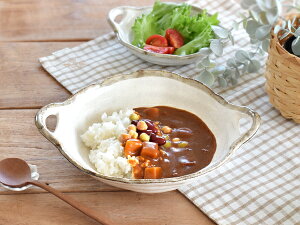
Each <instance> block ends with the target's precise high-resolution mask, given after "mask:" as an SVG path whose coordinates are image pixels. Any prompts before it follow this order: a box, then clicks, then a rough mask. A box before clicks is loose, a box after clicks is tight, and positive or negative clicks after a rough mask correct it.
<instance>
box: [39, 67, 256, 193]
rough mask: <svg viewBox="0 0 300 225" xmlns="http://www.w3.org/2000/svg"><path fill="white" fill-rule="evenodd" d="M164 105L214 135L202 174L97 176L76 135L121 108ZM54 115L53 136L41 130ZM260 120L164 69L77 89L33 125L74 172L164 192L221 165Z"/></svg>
mask: <svg viewBox="0 0 300 225" xmlns="http://www.w3.org/2000/svg"><path fill="white" fill-rule="evenodd" d="M157 105H165V106H171V107H176V108H180V109H185V110H187V111H189V112H192V113H194V114H196V115H197V116H199V117H200V118H201V119H202V120H203V121H204V122H205V123H206V124H207V126H208V127H209V129H210V130H211V131H212V132H213V133H214V135H215V137H216V141H217V149H216V153H215V155H214V157H213V160H212V162H211V163H210V164H209V165H208V166H207V167H205V168H203V169H202V170H200V171H198V172H196V173H192V174H188V175H185V176H180V177H174V178H163V179H155V180H151V179H126V178H116V177H109V176H103V175H101V174H99V173H98V172H97V171H96V169H95V167H94V166H93V165H92V164H91V163H90V161H89V159H88V154H89V150H88V149H87V148H86V147H85V146H84V144H83V143H82V141H81V138H80V135H81V134H83V133H84V132H85V131H86V130H87V128H88V127H89V126H90V125H92V124H93V123H95V122H99V119H100V115H101V114H102V113H103V112H107V113H111V112H113V111H118V110H120V109H124V108H135V107H149V106H157ZM50 115H55V116H56V117H57V125H56V129H55V131H54V132H51V131H50V130H49V129H48V128H47V126H46V118H47V117H48V116H50ZM242 118H247V119H248V120H250V121H251V127H250V128H249V129H246V132H244V133H241V132H240V120H241V119H242ZM259 124H260V118H259V116H258V114H257V113H255V112H253V111H251V110H250V109H248V108H246V107H240V106H235V105H232V104H230V103H228V102H226V101H225V100H224V99H223V98H222V97H220V96H218V95H217V94H215V93H214V92H212V91H211V90H210V89H209V88H207V87H206V86H205V85H203V84H202V83H200V82H198V81H195V80H192V79H188V78H183V77H181V76H179V75H177V74H174V73H171V72H167V71H155V70H148V71H137V72H135V73H132V74H119V75H115V76H112V77H110V78H107V79H106V80H104V81H103V82H101V83H98V84H93V85H91V86H89V87H86V88H84V89H82V90H81V91H79V92H78V93H77V94H75V95H73V96H72V97H70V98H69V99H68V100H66V101H65V102H62V103H52V104H49V105H47V106H45V107H43V108H42V109H40V110H39V111H38V113H37V115H36V126H37V128H38V129H39V131H40V132H41V133H42V134H43V135H44V136H45V137H46V138H47V139H48V140H49V141H51V142H52V143H53V144H54V145H55V146H56V147H57V148H58V149H59V151H60V152H61V153H62V154H63V155H64V156H65V157H66V158H67V159H68V160H69V161H70V162H71V163H72V164H73V165H74V166H76V167H77V168H79V169H80V170H82V171H83V172H85V173H87V174H89V175H91V176H92V177H94V178H96V179H99V180H101V181H103V182H105V183H108V184H110V185H113V186H116V187H120V188H124V189H128V190H133V191H137V192H147V193H150V192H151V193H154V192H164V191H170V190H174V189H177V188H179V187H180V186H181V185H183V184H187V183H189V182H192V181H193V179H196V178H198V179H199V178H200V179H201V176H202V175H203V174H205V173H208V172H210V171H213V170H215V169H216V168H218V167H220V166H221V165H223V164H224V163H225V162H226V161H228V159H229V158H230V157H231V156H232V155H233V153H234V152H235V151H236V150H237V149H238V148H239V147H240V146H241V145H242V144H244V143H245V142H246V141H248V140H249V139H250V138H251V137H252V136H253V135H254V134H255V132H256V131H257V129H258V127H259Z"/></svg>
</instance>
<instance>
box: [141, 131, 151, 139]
mask: <svg viewBox="0 0 300 225" xmlns="http://www.w3.org/2000/svg"><path fill="white" fill-rule="evenodd" d="M140 140H141V141H149V140H150V136H149V135H148V134H146V133H141V134H140Z"/></svg>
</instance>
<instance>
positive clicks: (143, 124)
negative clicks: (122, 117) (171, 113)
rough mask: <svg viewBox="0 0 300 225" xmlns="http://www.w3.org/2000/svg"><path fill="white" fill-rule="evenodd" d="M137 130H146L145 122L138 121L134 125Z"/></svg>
mask: <svg viewBox="0 0 300 225" xmlns="http://www.w3.org/2000/svg"><path fill="white" fill-rule="evenodd" d="M136 127H137V129H138V130H147V128H148V126H147V124H146V122H145V121H139V122H138V123H137V125H136Z"/></svg>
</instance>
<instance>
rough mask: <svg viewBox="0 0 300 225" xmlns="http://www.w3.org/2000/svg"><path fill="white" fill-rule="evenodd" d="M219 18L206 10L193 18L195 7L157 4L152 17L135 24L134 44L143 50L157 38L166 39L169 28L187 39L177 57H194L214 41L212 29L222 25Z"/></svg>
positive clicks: (140, 19) (176, 52) (143, 18)
mask: <svg viewBox="0 0 300 225" xmlns="http://www.w3.org/2000/svg"><path fill="white" fill-rule="evenodd" d="M218 24H219V20H218V19H217V14H214V15H212V16H209V15H208V14H207V13H206V11H205V10H203V11H202V12H201V13H199V14H197V15H191V6H190V5H187V4H181V5H174V4H167V3H162V2H159V1H156V2H155V3H154V6H153V9H152V11H151V12H150V13H149V14H148V15H142V16H141V17H139V18H137V19H136V20H135V23H134V25H133V27H132V32H133V37H134V39H133V41H132V44H133V45H135V46H137V47H140V48H143V47H144V45H145V41H146V39H147V38H148V37H150V36H151V35H153V34H160V35H165V31H166V30H167V29H169V28H172V29H175V30H177V31H179V32H180V34H181V35H182V36H183V38H184V43H185V45H183V46H182V47H181V48H179V49H177V50H176V51H175V54H176V55H188V54H193V53H195V52H197V51H199V50H200V48H203V47H207V46H209V44H210V39H213V38H214V33H213V31H212V29H211V25H218Z"/></svg>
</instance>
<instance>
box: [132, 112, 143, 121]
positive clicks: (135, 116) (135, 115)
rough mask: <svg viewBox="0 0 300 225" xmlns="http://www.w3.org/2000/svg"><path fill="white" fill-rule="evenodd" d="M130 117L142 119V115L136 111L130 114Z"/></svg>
mask: <svg viewBox="0 0 300 225" xmlns="http://www.w3.org/2000/svg"><path fill="white" fill-rule="evenodd" d="M129 119H131V120H139V119H140V115H139V114H137V113H136V112H134V113H132V114H131V115H130V116H129Z"/></svg>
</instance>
